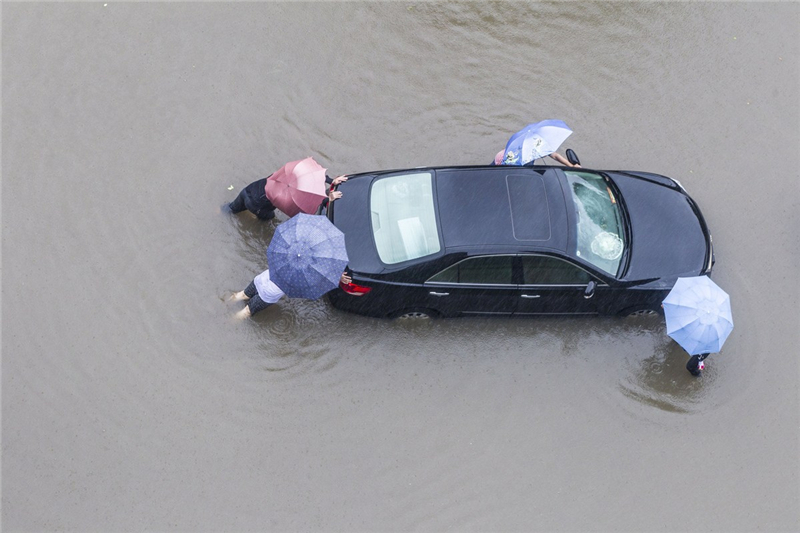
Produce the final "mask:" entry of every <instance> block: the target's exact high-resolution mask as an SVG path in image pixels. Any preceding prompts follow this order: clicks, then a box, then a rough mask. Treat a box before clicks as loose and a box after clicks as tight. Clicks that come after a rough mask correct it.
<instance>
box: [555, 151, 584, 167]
mask: <svg viewBox="0 0 800 533" xmlns="http://www.w3.org/2000/svg"><path fill="white" fill-rule="evenodd" d="M550 157H552V158H553V159H555V160H556V161H558V162H559V163H561V164H562V165H564V166H565V167H578V168H580V165H573V164H572V163H570V162H569V160H568V159H567V158H566V157H564V156H563V155H561V154H559V153H558V152H553V153H552V154H550Z"/></svg>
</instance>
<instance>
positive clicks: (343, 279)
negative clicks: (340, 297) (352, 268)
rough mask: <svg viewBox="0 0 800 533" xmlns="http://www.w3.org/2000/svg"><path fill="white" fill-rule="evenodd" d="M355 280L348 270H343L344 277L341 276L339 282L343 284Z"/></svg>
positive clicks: (348, 283)
mask: <svg viewBox="0 0 800 533" xmlns="http://www.w3.org/2000/svg"><path fill="white" fill-rule="evenodd" d="M352 282H353V278H351V277H350V276H348V275H347V272H342V277H341V278H339V283H341V284H342V285H350V283H352Z"/></svg>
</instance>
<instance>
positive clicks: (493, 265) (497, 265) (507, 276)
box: [428, 255, 513, 285]
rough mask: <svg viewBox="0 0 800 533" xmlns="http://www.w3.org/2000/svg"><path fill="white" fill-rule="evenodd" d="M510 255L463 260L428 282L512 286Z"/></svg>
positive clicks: (511, 258)
mask: <svg viewBox="0 0 800 533" xmlns="http://www.w3.org/2000/svg"><path fill="white" fill-rule="evenodd" d="M512 260H513V257H512V256H510V255H501V256H485V257H474V258H472V259H465V260H464V261H461V262H460V263H457V264H455V265H452V266H450V267H448V268H446V269H444V270H442V271H441V272H439V273H438V274H436V275H435V276H433V277H432V278H430V279H429V280H428V281H429V282H433V283H477V284H481V285H512V284H513V282H512V275H511V271H512Z"/></svg>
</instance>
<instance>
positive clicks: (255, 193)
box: [228, 174, 347, 220]
mask: <svg viewBox="0 0 800 533" xmlns="http://www.w3.org/2000/svg"><path fill="white" fill-rule="evenodd" d="M270 175H271V174H270ZM325 178H326V179H325V181H326V182H327V183H328V184H330V188H329V189H328V197H327V198H325V199H324V200H323V201H322V204H323V206H324V207H326V206H327V205H328V202H332V201H334V200H336V199H337V198H341V197H342V193H341V192H339V191H334V188H335V187H336V186H337V185H339V184H340V183H342V182H345V181H347V177H346V176H338V177H336V178H334V179H331V178H330V177H328V176H326V177H325ZM267 179H269V176H267V177H266V178H262V179H260V180H258V181H254V182H253V183H251V184H250V185H248V186H247V187H245V188H244V189H242V190H241V192H239V195H238V196H237V197H236V199H235V200H234V201H232V202H231V203H229V204H228V208H230V210H231V212H233V213H241V212H242V211H245V210H246V211H250V212H251V213H253V214H254V215H255V216H257V217H258V218H259V220H270V219H271V218H274V217H275V206H274V205H272V202H270V200H269V198H267V194H266V192H265V190H266V186H267Z"/></svg>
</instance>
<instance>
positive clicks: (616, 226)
mask: <svg viewBox="0 0 800 533" xmlns="http://www.w3.org/2000/svg"><path fill="white" fill-rule="evenodd" d="M564 173H565V174H566V175H567V181H568V183H569V188H570V191H571V192H572V202H573V205H574V206H575V213H576V217H577V220H578V223H577V246H576V249H575V250H574V253H575V255H577V256H578V257H580V258H581V259H583V260H585V261H588V262H589V263H591V264H592V265H594V266H596V267H597V268H600V269H601V270H603V271H605V272H608V273H609V274H611V275H616V273H617V270H618V269H619V263H620V260H621V259H622V252H623V250H624V249H625V245H626V243H625V241H624V239H625V234H624V232H623V226H622V214H621V213H620V210H619V205H618V204H617V199H616V198H615V197H614V193H613V192H612V191H611V188H610V186H609V185H608V184H607V183H606V181H605V179H604V178H603V176H601V175H599V174H594V173H592V172H577V171H572V170H568V171H565V172H564Z"/></svg>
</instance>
